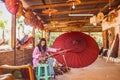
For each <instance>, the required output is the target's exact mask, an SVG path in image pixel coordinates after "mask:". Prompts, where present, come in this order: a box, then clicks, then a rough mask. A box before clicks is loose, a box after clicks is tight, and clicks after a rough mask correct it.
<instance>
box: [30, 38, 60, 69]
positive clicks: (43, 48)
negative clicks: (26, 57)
mask: <svg viewBox="0 0 120 80" xmlns="http://www.w3.org/2000/svg"><path fill="white" fill-rule="evenodd" d="M57 50H60V49H56V48H48V47H47V45H46V39H45V38H42V39H41V40H40V41H39V44H38V45H37V46H36V47H35V49H34V51H33V55H32V57H33V67H34V68H35V67H36V65H37V64H38V63H39V57H40V56H41V55H42V56H44V58H47V52H57Z"/></svg>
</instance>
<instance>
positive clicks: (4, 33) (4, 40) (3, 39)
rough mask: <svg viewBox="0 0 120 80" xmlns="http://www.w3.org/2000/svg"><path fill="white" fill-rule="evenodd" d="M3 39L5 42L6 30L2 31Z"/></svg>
mask: <svg viewBox="0 0 120 80" xmlns="http://www.w3.org/2000/svg"><path fill="white" fill-rule="evenodd" d="M2 39H3V42H5V33H4V29H3V31H2Z"/></svg>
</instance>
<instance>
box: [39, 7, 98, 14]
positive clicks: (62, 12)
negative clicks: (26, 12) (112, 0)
mask: <svg viewBox="0 0 120 80" xmlns="http://www.w3.org/2000/svg"><path fill="white" fill-rule="evenodd" d="M98 10H100V8H95V9H83V10H72V11H61V12H56V13H54V14H52V15H60V14H69V13H81V12H90V11H98ZM38 15H39V16H44V15H48V14H38Z"/></svg>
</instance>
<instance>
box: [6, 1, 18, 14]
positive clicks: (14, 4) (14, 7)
mask: <svg viewBox="0 0 120 80" xmlns="http://www.w3.org/2000/svg"><path fill="white" fill-rule="evenodd" d="M5 5H6V7H7V9H8V11H9V12H10V13H12V14H16V13H17V11H18V7H19V0H5Z"/></svg>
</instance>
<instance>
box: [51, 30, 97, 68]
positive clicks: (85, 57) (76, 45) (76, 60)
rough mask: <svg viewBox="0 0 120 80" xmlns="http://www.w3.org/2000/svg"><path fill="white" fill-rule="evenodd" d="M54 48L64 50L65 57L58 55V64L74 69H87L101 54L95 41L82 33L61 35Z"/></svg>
mask: <svg viewBox="0 0 120 80" xmlns="http://www.w3.org/2000/svg"><path fill="white" fill-rule="evenodd" d="M53 47H55V48H62V49H63V53H60V54H63V55H64V56H61V55H56V56H55V58H56V59H57V61H58V62H60V63H62V64H66V65H67V66H69V67H72V68H80V67H85V66H88V65H90V64H91V63H93V62H94V61H95V60H96V59H97V57H98V53H99V48H98V45H97V43H96V42H95V40H94V39H93V38H92V37H90V36H89V35H86V34H84V33H81V32H70V33H65V34H62V35H60V36H59V37H58V38H56V40H55V41H54V43H53Z"/></svg>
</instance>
